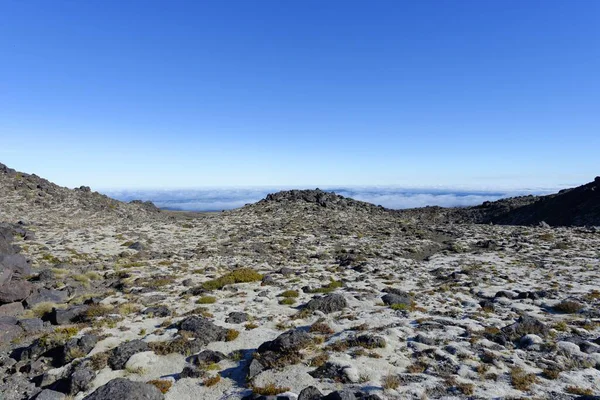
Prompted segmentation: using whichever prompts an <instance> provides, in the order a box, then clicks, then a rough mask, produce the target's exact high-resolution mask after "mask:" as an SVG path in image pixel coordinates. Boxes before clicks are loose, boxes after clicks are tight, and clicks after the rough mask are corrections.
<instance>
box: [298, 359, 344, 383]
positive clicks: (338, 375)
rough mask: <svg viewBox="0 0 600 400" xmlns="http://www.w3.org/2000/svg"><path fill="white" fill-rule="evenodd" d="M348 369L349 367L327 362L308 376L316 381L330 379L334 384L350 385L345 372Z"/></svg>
mask: <svg viewBox="0 0 600 400" xmlns="http://www.w3.org/2000/svg"><path fill="white" fill-rule="evenodd" d="M349 368H351V367H350V366H345V365H339V364H335V363H332V362H329V361H328V362H326V363H325V364H323V365H321V366H320V367H318V368H317V369H315V370H314V371H311V372H309V373H308V374H309V375H310V376H312V377H313V378H317V379H331V380H333V381H334V382H342V383H351V382H352V380H351V379H350V378H349V376H348V374H347V373H346V370H347V369H349Z"/></svg>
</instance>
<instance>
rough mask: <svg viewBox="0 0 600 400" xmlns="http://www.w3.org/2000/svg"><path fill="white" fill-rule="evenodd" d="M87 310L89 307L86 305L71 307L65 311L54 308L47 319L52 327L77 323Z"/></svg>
mask: <svg viewBox="0 0 600 400" xmlns="http://www.w3.org/2000/svg"><path fill="white" fill-rule="evenodd" d="M88 309H89V306H86V305H79V306H73V307H69V308H67V309H66V310H59V309H57V308H54V309H52V312H50V315H49V317H48V318H49V320H50V322H51V323H52V324H53V325H65V324H70V323H73V322H77V321H79V320H80V319H81V317H82V316H83V315H84V314H85V313H86V311H87V310H88Z"/></svg>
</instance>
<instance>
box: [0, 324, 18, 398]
mask: <svg viewBox="0 0 600 400" xmlns="http://www.w3.org/2000/svg"><path fill="white" fill-rule="evenodd" d="M23 333H24V332H23V329H21V327H20V326H18V325H15V324H13V323H10V322H0V339H1V340H0V345H2V344H6V343H10V342H11V341H13V340H15V339H17V338H19V337H21V335H23ZM0 398H1V397H0Z"/></svg>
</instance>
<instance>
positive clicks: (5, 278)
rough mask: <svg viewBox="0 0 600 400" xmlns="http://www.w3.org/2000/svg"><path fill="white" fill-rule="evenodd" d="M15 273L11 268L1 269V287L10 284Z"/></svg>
mask: <svg viewBox="0 0 600 400" xmlns="http://www.w3.org/2000/svg"><path fill="white" fill-rule="evenodd" d="M13 273H14V271H13V270H12V269H10V268H4V267H0V286H3V285H5V284H7V283H8V282H10V280H11V279H12V277H13Z"/></svg>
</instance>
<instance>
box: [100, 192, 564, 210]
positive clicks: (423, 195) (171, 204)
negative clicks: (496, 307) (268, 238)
mask: <svg viewBox="0 0 600 400" xmlns="http://www.w3.org/2000/svg"><path fill="white" fill-rule="evenodd" d="M322 189H323V190H327V191H332V192H335V193H337V194H340V195H342V196H345V197H351V198H353V199H356V200H361V201H366V202H369V203H373V204H377V205H382V206H384V207H388V208H393V209H403V208H414V207H424V206H442V207H464V206H472V205H477V204H481V203H483V202H484V201H488V200H490V201H493V200H498V199H501V198H505V197H512V196H520V195H526V194H547V193H553V192H555V191H556V190H555V189H523V190H511V191H485V190H484V191H470V190H458V189H457V190H451V189H406V188H394V187H371V188H367V187H355V188H349V187H337V188H336V187H330V188H322ZM278 190H282V189H277V188H215V189H182V190H103V191H102V193H104V194H106V195H107V196H110V197H112V198H115V199H117V200H121V201H131V200H144V201H146V200H149V201H152V202H153V203H154V204H156V206H157V207H160V208H163V209H169V210H180V211H220V210H231V209H234V208H238V207H242V206H244V205H245V204H248V203H254V202H257V201H259V200H261V199H263V198H265V197H266V195H267V194H269V193H274V192H277V191H278Z"/></svg>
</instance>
